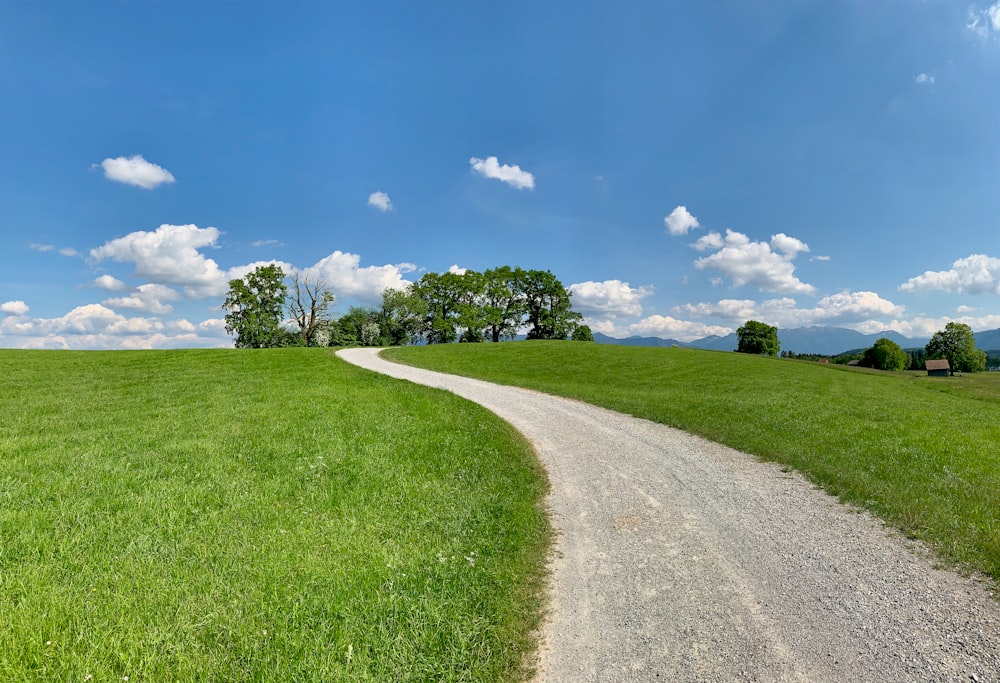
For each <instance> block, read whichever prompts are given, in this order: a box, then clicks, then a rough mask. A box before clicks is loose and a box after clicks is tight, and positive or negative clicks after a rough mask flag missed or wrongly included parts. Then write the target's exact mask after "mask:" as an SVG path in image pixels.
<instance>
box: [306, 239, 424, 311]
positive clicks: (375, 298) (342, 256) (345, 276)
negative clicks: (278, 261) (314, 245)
mask: <svg viewBox="0 0 1000 683" xmlns="http://www.w3.org/2000/svg"><path fill="white" fill-rule="evenodd" d="M416 269H417V267H416V266H415V265H413V264H412V263H398V264H395V265H388V264H387V265H384V266H365V267H362V266H361V257H360V256H359V255H357V254H350V253H346V252H342V251H340V250H337V251H334V252H333V253H332V254H330V255H329V256H326V257H325V258H323V259H321V260H320V261H318V262H317V263H316V264H315V265H313V266H311V267H309V268H306V269H305V270H304V271H303V272H304V273H305V274H306V275H308V276H310V277H320V278H321V279H322V280H323V281H324V282H325V283H326V284H327V285H328V286H329V287H330V289H331V290H333V291H334V292H335V293H336V294H337V296H338V298H354V299H358V300H359V301H362V302H365V303H378V302H379V301H381V300H382V291H383V290H384V289H386V288H387V287H391V288H393V289H405V288H406V287H408V286H409V285H410V282H409V281H408V280H404V279H403V274H404V273H412V272H413V271H415V270H416Z"/></svg>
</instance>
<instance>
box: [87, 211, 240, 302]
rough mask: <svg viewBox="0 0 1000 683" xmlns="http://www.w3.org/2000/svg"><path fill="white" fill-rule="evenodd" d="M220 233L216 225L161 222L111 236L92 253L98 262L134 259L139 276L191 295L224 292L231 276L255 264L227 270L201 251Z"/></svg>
mask: <svg viewBox="0 0 1000 683" xmlns="http://www.w3.org/2000/svg"><path fill="white" fill-rule="evenodd" d="M219 234H220V233H219V231H218V230H217V229H216V228H199V227H198V226H196V225H161V226H160V227H159V228H157V229H156V230H154V231H152V232H148V231H138V232H133V233H129V234H128V235H125V236H124V237H119V238H118V239H115V240H111V241H110V242H107V243H106V244H104V245H102V246H100V247H97V248H96V249H91V250H90V256H91V258H93V259H94V260H95V261H97V262H100V261H103V260H105V259H110V260H112V261H117V262H120V263H133V264H135V275H136V276H137V277H141V278H143V279H146V280H150V281H151V282H153V283H155V284H168V285H179V286H182V287H184V291H185V293H186V294H187V295H188V296H190V297H194V298H204V297H209V296H223V295H225V293H226V291H227V290H228V283H229V280H230V279H233V278H234V277H242V276H243V275H244V274H246V272H249V270H252V268H249V269H247V270H242V269H241V268H236V269H230V270H229V271H223V270H221V269H220V268H219V265H218V264H217V263H216V262H215V261H214V260H212V259H210V258H206V257H205V256H204V255H203V254H202V253H201V252H200V251H198V250H199V249H202V248H205V247H215V246H216V244H217V242H218V239H219ZM241 270H242V272H240V274H238V275H233V273H234V272H235V271H241Z"/></svg>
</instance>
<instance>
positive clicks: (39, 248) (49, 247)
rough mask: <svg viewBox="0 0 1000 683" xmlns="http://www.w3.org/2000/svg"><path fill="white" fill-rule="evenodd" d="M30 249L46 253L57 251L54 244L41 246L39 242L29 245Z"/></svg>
mask: <svg viewBox="0 0 1000 683" xmlns="http://www.w3.org/2000/svg"><path fill="white" fill-rule="evenodd" d="M28 249H31V250H33V251H40V252H42V253H44V252H46V251H52V250H53V249H55V246H54V245H52V244H39V243H38V242H31V243H29V244H28Z"/></svg>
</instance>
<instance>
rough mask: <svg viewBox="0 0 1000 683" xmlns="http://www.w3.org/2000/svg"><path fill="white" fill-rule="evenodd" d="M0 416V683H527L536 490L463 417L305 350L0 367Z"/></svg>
mask: <svg viewBox="0 0 1000 683" xmlns="http://www.w3.org/2000/svg"><path fill="white" fill-rule="evenodd" d="M0 416H2V419H0V624H2V625H3V627H2V628H0V678H3V679H4V680H59V681H86V680H94V681H122V680H130V681H139V680H155V681H171V680H183V681H188V680H203V681H278V680H284V681H295V680H298V681H303V680H310V681H312V680H316V681H319V680H322V681H339V680H342V681H386V680H393V681H429V680H442V681H488V680H493V681H500V680H504V681H506V680H511V679H514V680H517V679H520V678H524V677H525V676H526V671H525V668H524V664H523V663H524V661H525V657H526V655H527V654H529V653H531V652H532V650H533V647H534V643H533V642H532V640H531V636H530V634H531V632H532V630H533V628H534V627H535V626H536V625H537V622H538V618H539V614H540V604H539V603H540V596H541V585H540V584H541V581H542V574H543V570H544V559H545V550H546V547H547V542H548V534H549V529H548V527H547V523H546V520H545V516H544V514H543V510H542V508H541V500H542V497H543V495H544V491H545V486H546V484H545V480H544V473H543V472H542V471H541V470H540V468H539V466H538V464H537V462H536V460H535V457H534V454H533V452H532V450H531V449H530V447H529V446H528V445H527V444H526V443H525V442H524V441H523V440H522V439H521V438H520V436H519V435H517V434H516V433H515V432H513V430H511V429H510V428H509V426H508V425H506V424H505V423H503V422H502V421H501V420H500V419H498V418H496V417H495V416H493V415H492V414H490V413H488V412H487V411H485V410H483V409H481V408H479V407H478V406H475V405H472V404H470V403H468V402H466V401H463V400H461V399H458V398H456V397H454V396H451V395H449V394H446V393H443V392H440V391H434V390H430V389H425V388H423V387H417V386H414V385H411V384H408V383H404V382H399V381H395V380H391V379H388V378H384V377H381V376H377V375H374V374H372V373H368V372H365V371H362V370H359V369H357V368H354V367H352V366H349V365H347V364H345V363H343V362H342V361H340V360H339V359H337V358H335V357H333V356H332V355H331V354H329V353H328V352H326V351H325V350H318V349H287V350H271V351H263V352H257V351H232V350H230V351H226V350H212V351H195V350H188V351H169V352H150V351H143V352H89V353H88V352H81V353H78V352H28V351H0ZM126 677H127V678H126Z"/></svg>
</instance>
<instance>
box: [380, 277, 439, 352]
mask: <svg viewBox="0 0 1000 683" xmlns="http://www.w3.org/2000/svg"><path fill="white" fill-rule="evenodd" d="M426 313H427V306H426V304H425V303H424V301H423V300H422V299H421V298H420V297H418V296H416V294H414V292H413V288H412V287H407V288H406V289H393V288H391V287H390V288H386V289H385V290H384V291H383V292H382V307H381V308H380V309H379V310H378V312H377V313H376V314H375V317H376V319H377V322H378V325H379V330H380V333H381V337H382V339H381V343H382V344H383V345H385V346H402V345H403V344H409V343H411V342H415V341H417V340H418V339H419V338H420V330H421V326H422V324H423V320H424V316H425V315H426Z"/></svg>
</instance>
